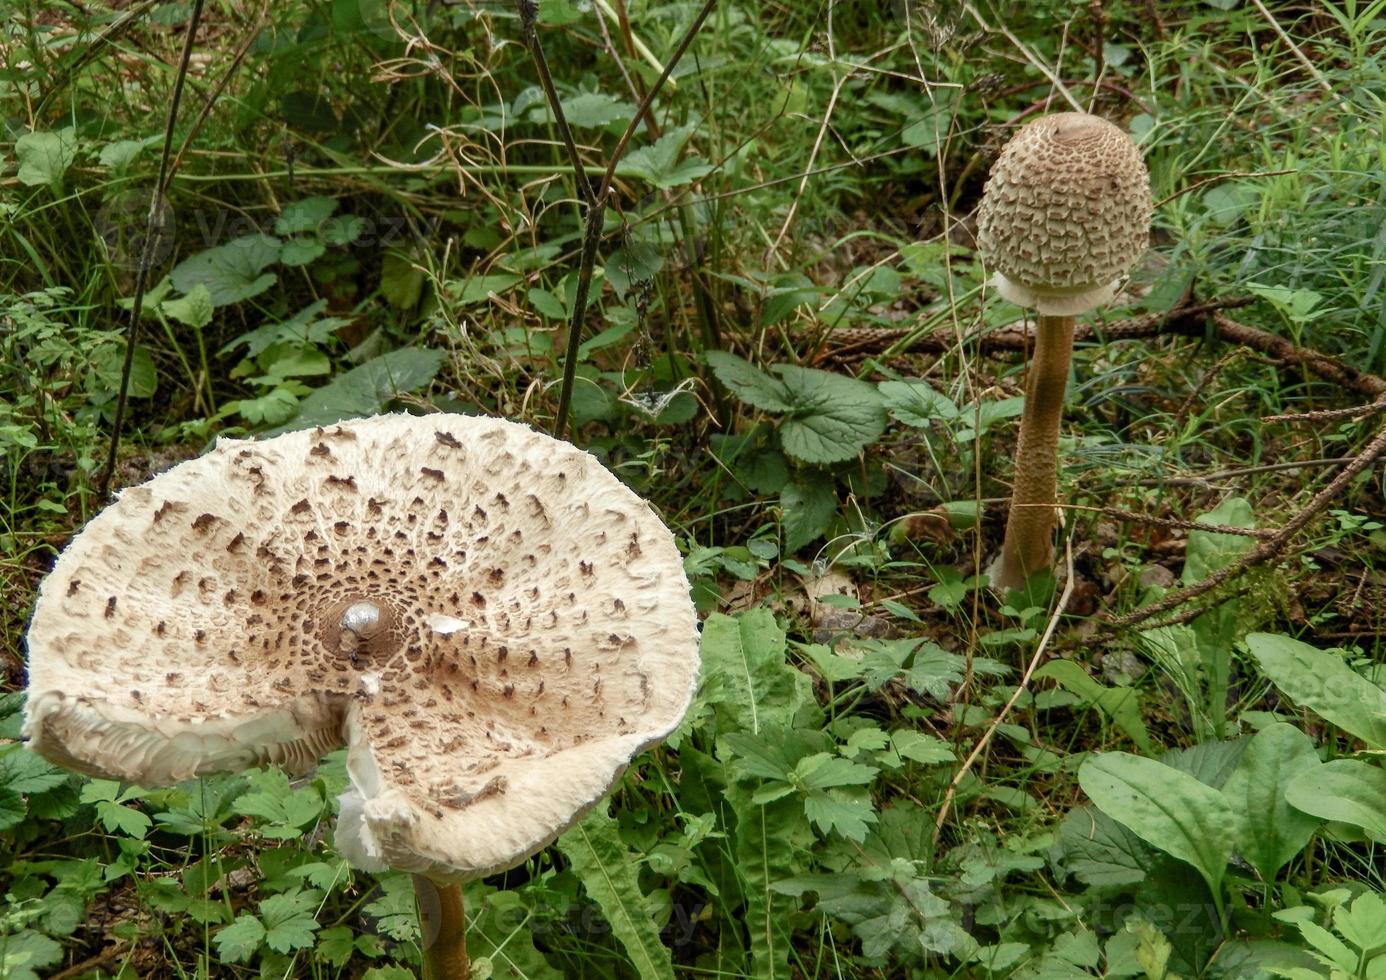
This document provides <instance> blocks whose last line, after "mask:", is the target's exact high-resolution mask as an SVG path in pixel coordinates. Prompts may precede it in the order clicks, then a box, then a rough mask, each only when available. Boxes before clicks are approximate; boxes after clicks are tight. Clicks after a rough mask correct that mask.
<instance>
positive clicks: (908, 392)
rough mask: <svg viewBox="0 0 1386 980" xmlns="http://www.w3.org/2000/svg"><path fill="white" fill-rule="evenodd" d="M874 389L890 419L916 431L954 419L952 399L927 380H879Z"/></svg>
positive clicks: (956, 408)
mask: <svg viewBox="0 0 1386 980" xmlns="http://www.w3.org/2000/svg"><path fill="white" fill-rule="evenodd" d="M876 387H877V388H878V389H879V391H880V392H881V398H882V400H884V402H885V406H886V409H887V410H888V411H889V412H890V416H891V418H893V419H895V421H897V422H903V423H904V424H905V425H912V426H915V427H916V428H920V427H923V426H927V425H929V424H930V423H932V422H934V421H936V420H940V419H941V420H943V421H952V420H953V419H956V418H957V417H958V406H957V405H955V404H953V401H952V399H950V398H949V397H948V396H947V395H945V394H943V393H942V392H941V391H938V390H937V389H935V388H934V386H933V385H931V384H929V383H928V382H927V381H917V380H909V381H882V382H881V383H880V384H878V385H877V386H876Z"/></svg>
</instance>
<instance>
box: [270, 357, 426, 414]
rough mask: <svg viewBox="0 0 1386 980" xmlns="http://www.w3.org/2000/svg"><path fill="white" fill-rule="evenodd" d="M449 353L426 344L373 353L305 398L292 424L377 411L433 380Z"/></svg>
mask: <svg viewBox="0 0 1386 980" xmlns="http://www.w3.org/2000/svg"><path fill="white" fill-rule="evenodd" d="M445 357H446V355H445V354H444V353H443V352H442V351H439V350H433V349H431V348H425V347H401V348H400V349H399V350H396V351H391V352H390V353H388V354H381V355H380V356H379V357H373V358H371V359H370V360H369V361H367V362H366V363H365V364H362V365H360V366H359V367H354V368H352V369H351V370H350V371H348V372H346V373H345V374H342V375H338V376H337V377H336V378H334V379H333V380H332V381H331V382H330V383H329V384H326V385H324V386H323V387H321V388H318V389H316V390H315V391H314V392H313V393H312V394H310V395H309V396H308V397H307V398H305V399H303V401H302V403H300V405H299V410H298V415H296V416H295V417H294V418H293V419H292V420H291V422H290V427H292V428H295V429H304V428H307V427H308V426H312V425H330V424H331V423H333V422H340V421H341V420H342V419H346V418H359V417H361V416H363V415H374V414H376V413H377V412H380V411H382V410H383V409H384V408H385V406H386V404H387V403H388V402H390V401H392V400H393V399H394V398H395V397H396V396H398V395H401V394H404V393H405V392H410V391H417V390H418V389H419V388H422V387H424V385H426V384H428V383H429V382H430V381H432V380H433V378H434V377H435V376H436V375H437V374H438V371H439V370H440V369H441V368H442V366H443V360H444V358H445Z"/></svg>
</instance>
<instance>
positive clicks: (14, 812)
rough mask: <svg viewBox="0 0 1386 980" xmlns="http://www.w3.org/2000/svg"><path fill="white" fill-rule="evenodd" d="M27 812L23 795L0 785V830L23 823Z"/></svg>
mask: <svg viewBox="0 0 1386 980" xmlns="http://www.w3.org/2000/svg"><path fill="white" fill-rule="evenodd" d="M28 812H29V811H28V808H27V807H25V806H24V797H22V796H20V795H19V794H18V793H11V792H10V791H9V790H7V789H4V788H2V787H0V830H9V829H10V828H11V827H14V826H17V825H19V824H21V823H23V822H24V818H25V816H27V815H28Z"/></svg>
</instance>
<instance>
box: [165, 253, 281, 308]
mask: <svg viewBox="0 0 1386 980" xmlns="http://www.w3.org/2000/svg"><path fill="white" fill-rule="evenodd" d="M280 247H281V242H280V241H279V239H277V238H274V237H273V236H270V235H243V236H242V237H240V238H237V239H234V240H232V241H229V242H227V243H226V244H225V245H218V246H216V247H215V248H209V249H206V250H205V251H202V252H198V253H197V254H196V255H194V256H191V257H190V258H186V259H184V260H183V261H182V262H179V263H178V264H177V265H176V266H174V267H173V271H172V272H170V273H169V278H170V279H171V280H172V282H173V285H174V287H175V288H176V289H177V290H178V291H179V292H181V293H191V292H192V291H193V289H194V288H196V287H197V286H198V285H203V286H206V287H207V292H208V295H210V296H211V298H212V305H213V306H226V305H228V304H230V303H239V302H242V301H243V300H247V299H250V298H251V297H253V296H258V295H260V294H261V293H263V292H264V291H265V290H267V289H269V288H270V287H271V286H273V285H274V284H275V282H276V281H277V280H276V277H275V275H274V274H273V273H270V272H265V269H266V268H268V267H269V266H271V265H273V264H274V263H275V262H278V261H279V251H280Z"/></svg>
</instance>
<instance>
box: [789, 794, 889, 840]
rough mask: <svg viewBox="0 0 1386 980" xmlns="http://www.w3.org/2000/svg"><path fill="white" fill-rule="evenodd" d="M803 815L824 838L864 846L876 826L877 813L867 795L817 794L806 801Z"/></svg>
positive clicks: (808, 797)
mask: <svg viewBox="0 0 1386 980" xmlns="http://www.w3.org/2000/svg"><path fill="white" fill-rule="evenodd" d="M804 814H805V815H806V816H807V817H808V818H809V820H811V821H812V822H813V825H814V826H815V827H817V828H818V829H819V830H821V831H822V832H823V833H824V834H840V835H841V836H843V837H845V838H847V839H848V840H851V841H856V842H857V843H859V844H860V843H861V842H862V841H864V840H866V833H867V831H868V830H870V828H871V825H872V824H873V823H875V822H876V811H875V809H874V808H873V807H872V806H871V801H870V800H869V799H868V798H867V797H866V795H865V794H856V795H852V794H847V793H840V792H833V791H831V790H815V791H814V792H812V793H809V794H808V795H807V796H806V797H804Z"/></svg>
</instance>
